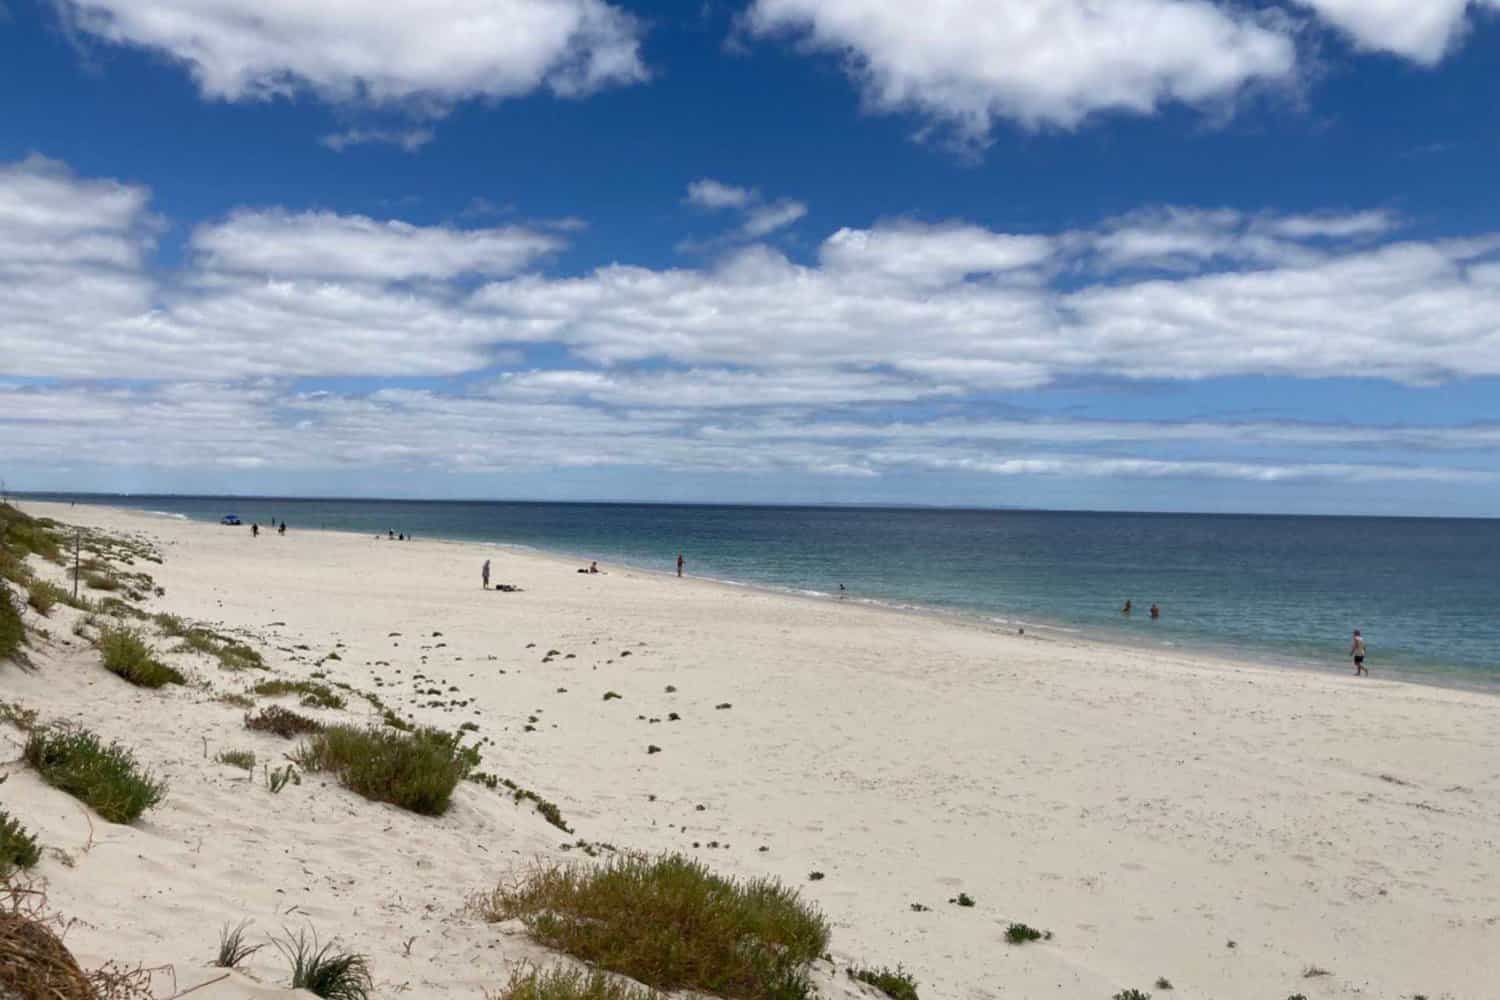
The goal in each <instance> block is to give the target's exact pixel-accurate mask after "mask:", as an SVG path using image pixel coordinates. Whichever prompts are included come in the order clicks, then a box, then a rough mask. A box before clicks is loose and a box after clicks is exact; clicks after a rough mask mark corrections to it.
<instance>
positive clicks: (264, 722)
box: [245, 705, 323, 740]
mask: <svg viewBox="0 0 1500 1000" xmlns="http://www.w3.org/2000/svg"><path fill="white" fill-rule="evenodd" d="M245 728H246V729H253V730H255V731H256V732H262V733H275V734H276V735H277V736H280V737H281V738H282V739H288V740H289V739H291V738H292V737H293V736H301V735H302V734H304V733H321V732H322V731H323V723H321V722H319V721H318V720H317V719H309V718H308V717H307V716H305V715H298V714H297V713H296V712H293V711H292V710H290V709H287V708H282V707H281V706H280V705H268V706H266V707H265V708H263V709H261V711H260V712H259V713H258V714H256V715H246V716H245Z"/></svg>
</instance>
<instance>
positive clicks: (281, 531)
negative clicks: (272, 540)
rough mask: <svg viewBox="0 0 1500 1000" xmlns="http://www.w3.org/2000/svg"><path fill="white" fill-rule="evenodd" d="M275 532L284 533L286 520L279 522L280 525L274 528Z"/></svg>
mask: <svg viewBox="0 0 1500 1000" xmlns="http://www.w3.org/2000/svg"><path fill="white" fill-rule="evenodd" d="M276 534H278V535H284V534H286V522H285V521H282V522H281V527H279V528H277V529H276Z"/></svg>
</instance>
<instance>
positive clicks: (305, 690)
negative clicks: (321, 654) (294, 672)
mask: <svg viewBox="0 0 1500 1000" xmlns="http://www.w3.org/2000/svg"><path fill="white" fill-rule="evenodd" d="M251 690H252V691H254V692H255V693H256V694H258V695H261V696H263V697H266V698H279V697H281V696H282V695H286V694H300V695H301V696H302V704H303V705H304V706H306V707H307V708H334V709H339V708H343V707H344V705H345V702H344V697H343V695H341V694H339V693H338V692H337V691H335V690H333V688H331V687H329V686H328V685H326V684H319V683H318V682H317V681H287V680H274V681H261V682H260V683H259V684H257V685H255V687H253V688H251Z"/></svg>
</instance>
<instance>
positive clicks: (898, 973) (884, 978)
mask: <svg viewBox="0 0 1500 1000" xmlns="http://www.w3.org/2000/svg"><path fill="white" fill-rule="evenodd" d="M849 977H850V978H851V979H857V980H859V981H860V982H862V983H869V984H870V985H871V986H873V987H875V988H876V989H877V990H879V991H880V992H882V993H884V994H885V995H886V996H888V997H890V998H891V1000H918V997H917V981H916V980H915V979H913V978H912V977H911V973H909V972H907V971H906V970H905V969H903V968H901V966H899V965H898V966H896V968H895V970H894V971H892V970H891V969H876V968H869V969H850V970H849Z"/></svg>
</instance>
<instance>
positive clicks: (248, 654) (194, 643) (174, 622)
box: [156, 614, 266, 670]
mask: <svg viewBox="0 0 1500 1000" xmlns="http://www.w3.org/2000/svg"><path fill="white" fill-rule="evenodd" d="M156 624H157V627H159V628H160V629H161V630H162V631H163V632H164V633H166V634H167V635H169V636H172V637H173V638H176V639H181V640H182V642H181V643H180V644H179V645H178V647H177V648H178V649H179V650H185V651H187V652H193V653H202V654H204V655H205V656H211V657H213V658H214V659H216V660H218V661H219V666H221V667H223V668H224V669H225V670H264V669H265V668H266V661H265V660H264V659H263V658H262V657H261V655H260V652H259V651H258V650H257V649H255V648H254V647H253V646H251V645H249V644H248V643H244V642H241V641H240V640H238V639H235V638H232V637H230V636H227V635H224V634H223V633H221V632H215V631H214V630H213V629H211V628H206V627H204V626H202V625H189V624H188V623H187V622H185V621H183V620H182V619H181V618H179V617H178V616H177V615H169V614H159V615H157V616H156Z"/></svg>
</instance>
